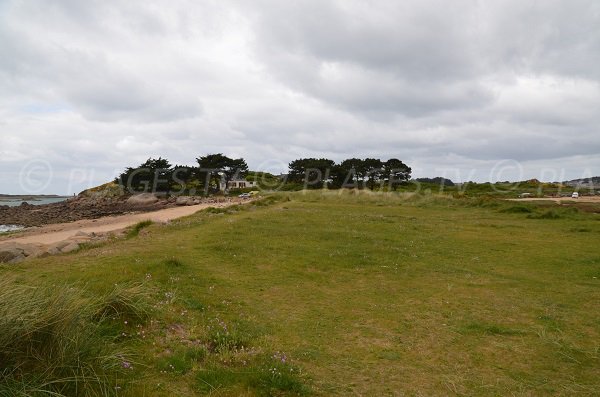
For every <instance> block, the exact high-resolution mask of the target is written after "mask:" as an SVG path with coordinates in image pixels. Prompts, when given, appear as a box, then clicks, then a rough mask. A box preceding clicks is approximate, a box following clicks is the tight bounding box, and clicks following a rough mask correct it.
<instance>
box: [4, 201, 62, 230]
mask: <svg viewBox="0 0 600 397" xmlns="http://www.w3.org/2000/svg"><path fill="white" fill-rule="evenodd" d="M66 199H68V197H38V198H36V199H35V200H23V199H20V198H11V197H6V198H0V205H8V206H9V207H16V206H19V205H21V204H22V203H23V202H25V203H28V204H31V205H43V204H52V203H60V202H61V201H65V200H66ZM21 229H23V226H20V225H3V224H0V233H6V232H14V231H16V230H21Z"/></svg>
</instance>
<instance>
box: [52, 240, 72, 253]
mask: <svg viewBox="0 0 600 397" xmlns="http://www.w3.org/2000/svg"><path fill="white" fill-rule="evenodd" d="M69 244H71V242H70V241H60V242H58V243H56V244H54V246H55V247H56V249H57V250H59V251H62V250H63V248H65V247H66V246H67V245H69Z"/></svg>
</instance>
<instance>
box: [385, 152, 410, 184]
mask: <svg viewBox="0 0 600 397" xmlns="http://www.w3.org/2000/svg"><path fill="white" fill-rule="evenodd" d="M411 172H412V169H411V168H410V167H409V166H407V165H406V164H404V163H403V162H402V161H400V160H398V159H389V160H388V161H386V162H385V164H384V167H383V177H384V178H385V179H386V180H387V181H388V185H389V187H390V188H392V189H393V190H396V189H397V187H398V186H399V185H401V184H403V183H406V182H407V181H408V180H409V179H410V174H411Z"/></svg>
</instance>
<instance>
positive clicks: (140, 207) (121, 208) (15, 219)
mask: <svg viewBox="0 0 600 397" xmlns="http://www.w3.org/2000/svg"><path fill="white" fill-rule="evenodd" d="M130 199H131V200H130ZM173 205H174V203H173V202H170V201H169V200H166V199H159V198H157V197H156V196H154V195H152V194H150V195H136V196H131V198H128V197H125V196H122V197H109V198H93V197H87V196H77V197H73V198H71V199H69V200H66V201H63V202H59V203H53V204H46V205H22V206H17V207H6V206H3V207H1V208H0V224H2V225H21V226H25V227H31V226H42V225H48V224H52V223H66V222H73V221H78V220H81V219H97V218H101V217H104V216H110V215H121V214H126V213H132V212H148V211H157V210H160V209H163V208H165V207H169V206H173Z"/></svg>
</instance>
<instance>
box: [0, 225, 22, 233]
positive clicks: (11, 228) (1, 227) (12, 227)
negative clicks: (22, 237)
mask: <svg viewBox="0 0 600 397" xmlns="http://www.w3.org/2000/svg"><path fill="white" fill-rule="evenodd" d="M21 229H23V226H19V225H0V233H6V232H14V231H15V230H21Z"/></svg>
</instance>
